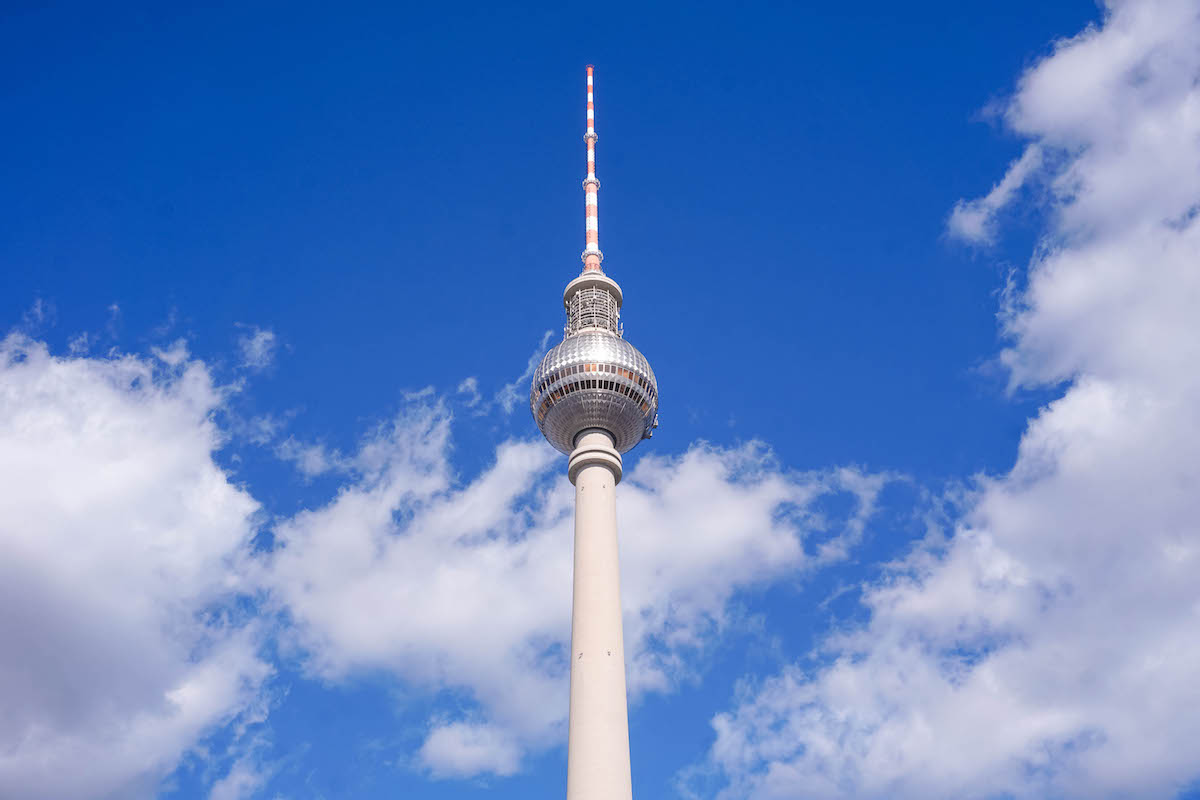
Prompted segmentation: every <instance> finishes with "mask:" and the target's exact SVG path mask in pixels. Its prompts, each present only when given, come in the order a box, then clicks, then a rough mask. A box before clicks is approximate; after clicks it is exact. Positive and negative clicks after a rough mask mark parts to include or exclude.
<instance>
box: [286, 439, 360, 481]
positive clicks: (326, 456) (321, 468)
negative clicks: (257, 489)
mask: <svg viewBox="0 0 1200 800" xmlns="http://www.w3.org/2000/svg"><path fill="white" fill-rule="evenodd" d="M275 455H276V456H278V457H279V458H281V459H282V460H284V461H291V462H292V463H293V464H295V465H296V469H297V470H298V471H299V472H300V474H301V475H303V476H304V477H305V478H310V479H311V478H315V477H317V476H318V475H324V474H325V473H327V472H342V473H346V472H350V471H351V470H352V469H353V464H352V463H351V461H350V459H347V458H345V457H344V456H342V454H341V453H340V452H338V451H337V450H330V449H329V448H327V447H326V446H325V445H323V444H320V443H310V444H304V443H302V442H300V441H298V440H297V439H296V437H294V436H289V437H288V438H287V439H285V440H283V441H282V442H280V443H279V445H277V446H276V448H275Z"/></svg>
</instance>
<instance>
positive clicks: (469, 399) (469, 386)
mask: <svg viewBox="0 0 1200 800" xmlns="http://www.w3.org/2000/svg"><path fill="white" fill-rule="evenodd" d="M457 393H458V394H462V395H466V399H465V400H463V405H465V406H466V407H467V408H475V406H477V405H479V403H480V402H481V401H482V400H483V395H481V394H480V393H479V379H478V378H476V377H475V376H473V375H472V376H471V377H469V378H464V379H463V382H462V383H460V384H459V385H458V392H457Z"/></svg>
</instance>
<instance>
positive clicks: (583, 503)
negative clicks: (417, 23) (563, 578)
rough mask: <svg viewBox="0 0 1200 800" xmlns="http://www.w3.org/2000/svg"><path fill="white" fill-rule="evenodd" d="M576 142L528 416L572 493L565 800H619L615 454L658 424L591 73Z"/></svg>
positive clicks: (621, 726)
mask: <svg viewBox="0 0 1200 800" xmlns="http://www.w3.org/2000/svg"><path fill="white" fill-rule="evenodd" d="M583 138H584V140H585V141H586V142H587V177H586V178H584V180H583V189H584V197H585V200H584V214H585V220H586V224H585V227H584V230H585V231H586V237H585V240H586V246H585V247H584V250H583V255H582V256H581V258H582V260H583V271H582V272H581V273H580V275H579V277H578V278H576V279H575V280H573V281H571V282H570V283H568V284H567V288H566V290H564V291H563V307H564V308H565V309H566V312H567V324H566V328H565V329H564V331H563V340H562V342H561V343H559V344H558V345H556V346H555V347H553V348H551V349H550V352H548V353H546V357H545V358H543V359H542V363H541V364H540V365H539V366H538V368H537V371H536V372H534V373H533V385H532V386H531V387H530V391H529V408H530V410H531V411H532V412H533V418H534V419H535V420H536V421H537V425H538V428H539V429H540V430H541V432H542V434H543V435H544V436H545V437H546V439H547V440H548V441H549V442H550V444H552V445H554V447H555V449H557V450H558V451H560V452H562V453H564V454H566V455H568V456H570V459H569V461H568V462H567V476H568V477H569V478H570V479H571V483H573V484H574V485H575V573H574V596H573V601H572V608H571V654H570V655H571V716H570V722H569V733H568V744H567V800H625V799H627V798H631V797H632V796H633V788H632V784H631V781H630V774H629V718H628V710H627V706H626V699H625V645H624V640H623V636H622V632H621V573H620V568H619V565H618V562H617V502H616V486H617V484H618V483H620V482H621V454H622V453H627V452H629V451H630V450H632V449H633V448H634V446H635V445H636V444H637V443H638V442H640V441H641V440H642V439H648V438H650V435H651V433H652V431H653V430H654V428H655V427H657V426H658V382H657V381H656V380H655V378H654V371H653V370H652V369H650V362H648V361H647V360H646V357H645V356H643V355H642V354H641V353H640V352H638V349H637V348H636V347H634V346H633V345H631V344H630V343H629V342H627V341H625V339H624V332H623V329H622V327H621V302H622V295H621V287H620V286H618V285H617V282H616V281H614V280H613V279H612V278H610V277H608V275H606V274H605V273H604V269H603V268H602V267H601V263H602V262H603V261H604V254H603V253H601V252H600V236H599V229H598V226H597V216H596V209H597V206H596V196H597V194H598V193H599V191H600V181H598V180H596V126H595V113H594V106H593V104H592V67H591V65H588V68H587V133H586V134H585V135H584V137H583Z"/></svg>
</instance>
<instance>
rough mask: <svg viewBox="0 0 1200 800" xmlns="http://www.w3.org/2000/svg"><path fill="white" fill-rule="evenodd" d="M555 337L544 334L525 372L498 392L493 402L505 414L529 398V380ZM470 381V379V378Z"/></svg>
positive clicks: (547, 333) (548, 333)
mask: <svg viewBox="0 0 1200 800" xmlns="http://www.w3.org/2000/svg"><path fill="white" fill-rule="evenodd" d="M553 335H554V332H553V331H546V332H545V333H543V334H542V340H541V342H539V343H538V346H537V349H536V350H534V351H533V354H532V355H531V356H529V361H528V362H526V364H525V371H524V372H522V373H521V374H520V375H518V376H517V377H516V379H515V380H513V382H512V383H506V384H505V385H504V386H502V387H500V391H498V392H496V396H495V398H494V399H493V402H494V403H496V404H497V405H498V406H500V407H501V408H503V409H504V413H505V414H511V413H512V411H513V409H514V408H516V407H517V404H518V403H520V402H522V401H523V400H527V399H528V398H529V379H530V378H532V377H533V371H534V370H535V369H537V365H538V364H540V363H541V361H542V356H544V355H545V354H546V350H547V345H549V344H550V337H551V336H553ZM468 380H470V379H469V378H468ZM460 390H461V387H460Z"/></svg>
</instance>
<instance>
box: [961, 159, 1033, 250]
mask: <svg viewBox="0 0 1200 800" xmlns="http://www.w3.org/2000/svg"><path fill="white" fill-rule="evenodd" d="M1041 165H1042V149H1041V148H1040V147H1038V146H1037V145H1030V146H1029V147H1027V148H1025V152H1023V153H1022V154H1021V156H1020V158H1018V159H1017V160H1016V161H1014V162H1012V163H1011V164H1009V166H1008V170H1007V171H1006V172H1005V173H1004V177H1003V178H1001V179H1000V181H999V182H998V183H997V184H996V185H995V186H993V187H992V190H991V191H990V192H988V193H987V194H986V195H984V196H983V197H980V198H976V199H975V200H959V201H958V202H957V203H956V204H955V206H954V210H953V211H951V212H950V219H949V220H948V221H947V223H946V228H947V231H948V232H949V234H950V235H951V236H953V237H955V238H957V239H961V240H963V241H965V242H969V243H971V244H990V243H991V242H992V241H993V240H994V239H995V230H994V228H995V221H996V215H997V214H998V213H999V212H1000V211H1001V210H1003V209H1004V208H1005V207H1006V206H1007V205H1008V204H1009V203H1011V202H1012V201H1013V200H1014V199H1015V198H1016V196H1017V192H1018V191H1020V189H1021V187H1022V186H1024V185H1025V183H1026V182H1027V181H1028V180H1029V179H1030V177H1031V176H1032V175H1033V174H1034V173H1035V172H1036V171H1037V169H1038V168H1039V167H1040V166H1041Z"/></svg>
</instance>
